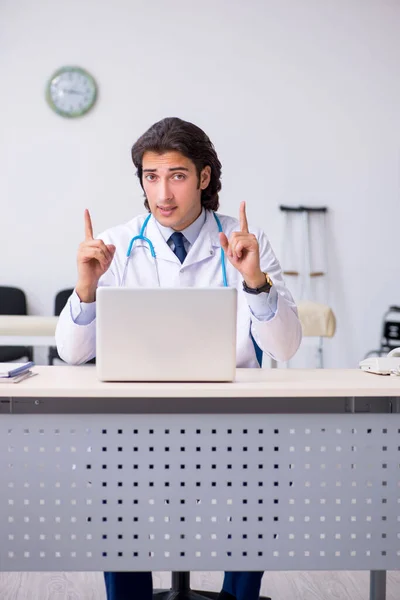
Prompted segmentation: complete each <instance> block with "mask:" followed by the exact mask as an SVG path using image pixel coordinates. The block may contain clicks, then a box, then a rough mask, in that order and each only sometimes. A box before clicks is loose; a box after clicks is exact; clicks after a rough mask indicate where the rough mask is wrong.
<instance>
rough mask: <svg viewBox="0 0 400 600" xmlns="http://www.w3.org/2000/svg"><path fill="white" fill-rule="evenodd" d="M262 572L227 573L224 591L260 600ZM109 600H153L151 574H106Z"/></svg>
mask: <svg viewBox="0 0 400 600" xmlns="http://www.w3.org/2000/svg"><path fill="white" fill-rule="evenodd" d="M262 576H263V573H262V572H258V571H255V572H251V573H247V572H235V573H230V572H229V573H228V572H227V573H225V577H224V583H223V586H222V589H223V590H224V591H225V592H228V594H231V596H233V597H234V598H236V600H258V597H259V594H260V586H261V578H262ZM104 579H105V582H106V590H107V600H152V594H153V580H152V576H151V573H150V572H145V573H141V572H119V573H104Z"/></svg>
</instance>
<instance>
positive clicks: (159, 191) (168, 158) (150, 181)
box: [142, 151, 211, 231]
mask: <svg viewBox="0 0 400 600" xmlns="http://www.w3.org/2000/svg"><path fill="white" fill-rule="evenodd" d="M142 164H143V187H144V191H145V193H146V197H147V200H148V202H149V206H150V210H151V212H152V214H153V216H154V217H155V218H156V219H157V221H159V223H161V225H164V226H165V227H171V228H172V229H174V230H175V231H182V229H185V228H186V227H188V226H189V225H191V223H193V221H195V220H196V219H197V217H198V216H199V215H200V213H201V192H202V190H204V189H206V187H207V186H208V184H209V183H210V174H211V169H210V167H205V168H204V169H203V170H202V172H201V173H200V182H199V178H198V175H197V171H196V166H195V164H194V163H193V162H192V161H191V160H190V159H189V158H186V157H185V156H183V154H181V153H180V152H175V151H171V152H165V153H164V154H158V153H157V152H149V151H148V152H145V153H144V155H143V161H142Z"/></svg>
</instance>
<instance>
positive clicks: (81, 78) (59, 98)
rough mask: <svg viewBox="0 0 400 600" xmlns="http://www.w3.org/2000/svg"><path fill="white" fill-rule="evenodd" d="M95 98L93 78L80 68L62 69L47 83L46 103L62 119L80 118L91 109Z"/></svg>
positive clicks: (95, 90)
mask: <svg viewBox="0 0 400 600" xmlns="http://www.w3.org/2000/svg"><path fill="white" fill-rule="evenodd" d="M96 97H97V85H96V82H95V80H94V78H93V77H92V76H91V75H90V74H89V73H88V72H87V71H85V70H84V69H81V68H80V67H62V68H61V69H58V70H57V71H56V72H55V73H54V74H53V75H52V76H51V77H50V79H49V81H48V83H47V88H46V98H47V102H48V103H49V105H50V107H51V108H52V109H53V110H54V111H55V112H56V113H57V114H58V115H61V116H62V117H68V118H73V117H81V116H82V115H84V114H85V113H87V112H88V110H90V109H91V108H92V106H93V105H94V103H95V102H96Z"/></svg>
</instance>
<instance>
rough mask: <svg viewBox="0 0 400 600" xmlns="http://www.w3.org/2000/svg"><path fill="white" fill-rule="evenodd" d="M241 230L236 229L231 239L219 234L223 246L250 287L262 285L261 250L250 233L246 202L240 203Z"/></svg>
mask: <svg viewBox="0 0 400 600" xmlns="http://www.w3.org/2000/svg"><path fill="white" fill-rule="evenodd" d="M239 221H240V231H234V232H233V233H232V234H231V236H230V238H229V240H228V238H227V237H226V235H225V234H224V233H220V234H219V239H220V242H221V246H222V248H223V250H224V252H225V254H226V256H227V257H228V260H229V262H230V263H231V264H232V265H233V266H234V267H235V269H237V270H238V271H239V273H240V274H241V275H242V277H243V279H244V281H245V282H246V284H247V285H248V287H250V288H256V287H261V286H262V285H263V284H264V283H265V275H264V273H263V272H262V271H261V267H260V251H259V246H258V240H257V238H256V236H255V235H253V234H252V233H249V226H248V223H247V217H246V203H245V202H241V204H240V216H239Z"/></svg>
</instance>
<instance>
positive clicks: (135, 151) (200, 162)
mask: <svg viewBox="0 0 400 600" xmlns="http://www.w3.org/2000/svg"><path fill="white" fill-rule="evenodd" d="M147 151H150V152H157V153H159V154H164V153H165V152H171V151H176V152H180V153H181V154H183V156H186V158H189V159H190V160H191V161H192V162H193V163H194V164H195V166H196V171H197V177H198V183H199V187H200V173H201V171H202V170H203V169H204V167H206V166H209V167H210V168H211V178H210V183H209V184H208V186H207V188H206V189H205V190H202V192H201V204H202V206H204V208H206V209H211V210H218V207H219V198H218V192H219V191H220V190H221V163H220V161H219V159H218V156H217V153H216V151H215V148H214V146H213V144H212V143H211V141H210V139H209V137H208V136H207V135H206V134H205V133H204V131H203V130H202V129H200V127H197V125H194V124H193V123H189V122H188V121H183V120H182V119H178V118H177V117H168V118H166V119H162V121H158V122H157V123H154V125H152V126H151V127H150V129H148V130H147V131H146V133H144V134H143V135H142V136H141V137H140V138H139V139H138V140H137V142H135V143H134V145H133V146H132V160H133V164H134V165H135V167H136V169H137V172H136V174H137V176H138V177H139V181H140V185H141V186H142V189H143V190H144V187H143V164H142V163H143V155H144V153H145V152H147ZM144 205H145V207H146V208H147V210H148V211H149V212H150V206H149V203H148V201H147V198H145V202H144Z"/></svg>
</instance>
